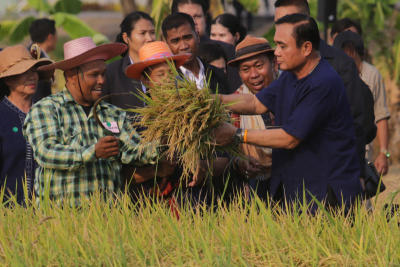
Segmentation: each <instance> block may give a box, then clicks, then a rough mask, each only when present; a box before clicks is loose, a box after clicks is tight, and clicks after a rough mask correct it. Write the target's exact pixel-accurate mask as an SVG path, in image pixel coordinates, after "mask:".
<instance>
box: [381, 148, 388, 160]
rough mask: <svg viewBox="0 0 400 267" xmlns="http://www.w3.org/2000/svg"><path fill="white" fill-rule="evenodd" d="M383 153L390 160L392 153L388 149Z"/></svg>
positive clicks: (383, 150) (382, 150)
mask: <svg viewBox="0 0 400 267" xmlns="http://www.w3.org/2000/svg"><path fill="white" fill-rule="evenodd" d="M381 153H383V155H385V156H386V158H390V153H389V151H388V150H387V149H381Z"/></svg>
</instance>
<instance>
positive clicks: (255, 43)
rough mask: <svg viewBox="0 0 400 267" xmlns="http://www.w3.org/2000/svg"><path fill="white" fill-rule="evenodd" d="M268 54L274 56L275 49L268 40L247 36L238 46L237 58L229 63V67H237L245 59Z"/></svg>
mask: <svg viewBox="0 0 400 267" xmlns="http://www.w3.org/2000/svg"><path fill="white" fill-rule="evenodd" d="M266 53H270V54H272V55H273V54H274V49H272V48H271V46H270V44H269V43H268V41H267V40H266V39H264V38H257V37H254V36H251V35H247V36H246V38H244V39H243V41H241V42H240V43H239V44H238V45H237V46H236V49H235V56H234V57H233V59H231V60H230V61H229V62H228V65H236V64H238V63H239V62H240V61H241V60H243V59H246V58H250V57H253V56H255V55H259V54H266Z"/></svg>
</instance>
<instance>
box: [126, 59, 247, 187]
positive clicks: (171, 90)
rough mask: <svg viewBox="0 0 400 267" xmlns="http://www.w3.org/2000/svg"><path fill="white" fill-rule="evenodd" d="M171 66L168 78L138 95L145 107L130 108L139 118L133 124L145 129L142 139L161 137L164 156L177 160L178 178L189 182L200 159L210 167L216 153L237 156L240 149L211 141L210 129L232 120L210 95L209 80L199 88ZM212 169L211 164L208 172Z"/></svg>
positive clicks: (150, 140)
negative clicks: (178, 167)
mask: <svg viewBox="0 0 400 267" xmlns="http://www.w3.org/2000/svg"><path fill="white" fill-rule="evenodd" d="M170 65H171V64H170ZM171 69H172V73H171V76H170V78H169V79H168V80H167V81H165V82H163V83H162V84H154V86H153V87H152V88H149V91H150V95H151V97H150V96H148V95H146V94H144V93H141V94H140V95H139V97H140V98H141V99H142V100H143V101H144V102H145V103H146V106H145V107H143V108H137V109H132V110H131V111H133V112H136V113H138V114H139V117H140V119H138V120H137V122H136V125H135V126H137V127H143V128H144V130H143V131H142V132H141V137H142V142H143V143H146V142H152V141H154V140H163V142H162V143H163V144H165V151H164V152H163V153H164V155H163V156H165V157H166V158H168V159H169V160H174V159H175V160H177V161H178V162H177V163H178V164H179V165H181V166H182V168H183V173H182V177H181V178H182V179H184V181H188V178H189V177H190V176H191V175H192V174H194V173H196V169H197V166H198V165H199V163H200V160H205V161H206V162H207V163H208V166H212V162H213V159H215V158H216V157H217V153H219V152H222V153H223V152H226V153H229V154H231V155H238V154H239V149H238V146H237V145H235V144H232V145H229V146H223V147H222V146H217V145H215V143H214V141H213V137H212V131H213V130H214V129H215V128H216V127H218V126H219V125H220V124H221V123H222V122H231V119H230V116H229V114H228V113H227V111H226V105H224V104H222V103H221V101H220V100H219V98H218V97H217V96H213V95H212V94H211V90H210V88H209V81H207V82H206V85H205V87H204V88H203V89H202V90H199V89H198V88H197V86H196V83H195V82H194V81H190V80H188V79H186V78H185V77H183V75H181V74H179V73H178V72H177V71H176V68H175V67H174V66H173V65H171ZM211 172H212V168H211V167H210V168H209V171H208V173H209V174H210V173H211Z"/></svg>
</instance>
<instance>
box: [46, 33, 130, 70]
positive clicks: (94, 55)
mask: <svg viewBox="0 0 400 267" xmlns="http://www.w3.org/2000/svg"><path fill="white" fill-rule="evenodd" d="M126 49H127V46H126V45H125V44H122V43H112V44H104V45H100V46H96V44H95V43H94V42H93V40H92V38H90V37H82V38H78V39H74V40H71V41H69V42H66V43H65V44H64V60H62V61H59V62H55V63H53V64H51V65H47V66H42V67H40V70H50V69H61V70H64V71H65V70H70V69H73V68H76V67H78V66H80V65H82V64H85V63H87V62H91V61H94V60H98V59H102V60H108V59H110V58H113V57H115V56H118V55H120V54H122V53H123V52H124V51H125V50H126Z"/></svg>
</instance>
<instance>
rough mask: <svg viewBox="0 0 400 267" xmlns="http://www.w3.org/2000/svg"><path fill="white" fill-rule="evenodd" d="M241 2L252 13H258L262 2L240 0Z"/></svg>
mask: <svg viewBox="0 0 400 267" xmlns="http://www.w3.org/2000/svg"><path fill="white" fill-rule="evenodd" d="M239 3H241V4H242V6H243V7H244V8H245V9H246V10H247V11H249V12H251V13H257V11H258V8H259V7H260V3H259V1H258V0H239Z"/></svg>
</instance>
